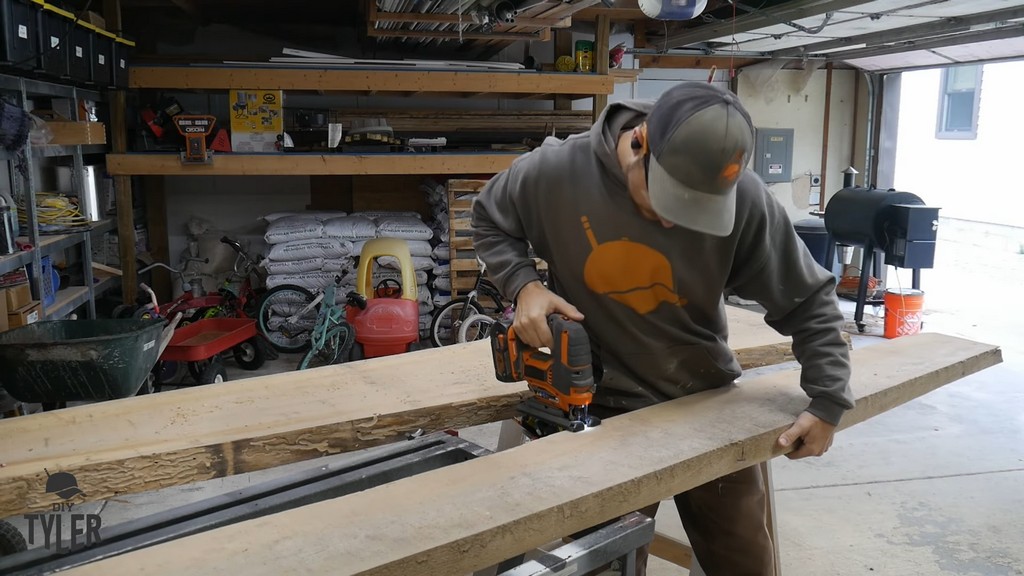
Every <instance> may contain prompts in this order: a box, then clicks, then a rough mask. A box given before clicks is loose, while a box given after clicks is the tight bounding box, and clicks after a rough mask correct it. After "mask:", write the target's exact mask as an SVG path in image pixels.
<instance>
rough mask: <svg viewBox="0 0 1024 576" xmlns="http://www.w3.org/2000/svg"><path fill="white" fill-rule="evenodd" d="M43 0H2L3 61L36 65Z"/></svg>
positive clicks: (0, 39) (0, 50) (29, 66)
mask: <svg viewBox="0 0 1024 576" xmlns="http://www.w3.org/2000/svg"><path fill="white" fill-rule="evenodd" d="M42 9H43V2H42V1H41V0H39V1H36V0H0V33H2V34H0V65H3V66H13V67H15V68H21V69H24V70H33V69H34V68H35V67H36V60H37V58H36V51H37V50H38V47H39V43H38V42H39V41H38V36H39V34H38V32H39V12H41V11H42Z"/></svg>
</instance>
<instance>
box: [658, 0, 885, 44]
mask: <svg viewBox="0 0 1024 576" xmlns="http://www.w3.org/2000/svg"><path fill="white" fill-rule="evenodd" d="M864 3H865V2H864V0H789V1H788V2H786V3H784V4H779V5H777V6H773V7H771V8H763V9H761V10H757V11H755V12H752V13H750V14H746V15H744V16H737V17H736V18H735V19H729V20H728V21H725V22H721V23H718V24H705V25H701V26H695V27H693V28H691V29H689V30H686V31H684V32H680V33H677V34H672V35H669V36H668V37H667V38H665V40H664V42H663V43H662V44H663V45H664V47H665V48H668V49H671V48H683V47H685V46H692V45H694V44H699V43H701V42H707V41H709V40H714V39H715V38H721V37H723V36H731V35H733V34H740V33H742V32H752V31H754V30H757V29H758V28H765V27H768V26H774V25H776V24H779V23H780V22H785V21H789V20H800V19H801V18H808V17H811V16H818V15H819V14H824V13H826V12H834V11H836V10H843V9H846V8H851V7H853V6H857V5H861V4H864Z"/></svg>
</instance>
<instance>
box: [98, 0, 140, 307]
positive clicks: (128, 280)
mask: <svg viewBox="0 0 1024 576" xmlns="http://www.w3.org/2000/svg"><path fill="white" fill-rule="evenodd" d="M103 19H104V20H105V21H106V24H107V30H109V31H111V32H114V33H118V34H119V33H120V32H121V27H122V25H121V1H120V0H103ZM107 100H108V101H109V102H110V144H111V147H112V149H113V152H114V153H115V154H123V153H125V152H127V151H128V132H127V129H128V127H127V121H126V115H127V113H128V98H127V95H126V93H125V91H124V90H114V91H110V92H108V93H107ZM114 191H115V194H116V196H115V200H116V204H117V246H118V253H119V258H120V261H121V298H122V301H123V302H124V303H126V304H129V303H132V302H135V291H136V284H137V280H136V277H135V221H134V218H133V216H132V214H133V212H134V210H133V206H132V179H131V177H130V176H114Z"/></svg>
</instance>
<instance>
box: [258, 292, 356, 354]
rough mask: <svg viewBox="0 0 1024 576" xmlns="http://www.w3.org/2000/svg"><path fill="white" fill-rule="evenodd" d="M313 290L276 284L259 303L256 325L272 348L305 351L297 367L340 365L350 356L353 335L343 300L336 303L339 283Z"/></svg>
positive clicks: (353, 331)
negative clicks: (340, 302)
mask: <svg viewBox="0 0 1024 576" xmlns="http://www.w3.org/2000/svg"><path fill="white" fill-rule="evenodd" d="M341 279H342V278H341V276H336V277H335V279H334V280H335V281H334V284H331V285H329V286H327V287H326V288H324V289H323V290H320V291H317V293H315V294H314V293H312V292H310V291H309V290H307V289H305V288H303V287H301V286H293V285H287V284H285V285H281V286H276V287H274V288H273V289H271V290H270V291H268V292H267V294H266V295H265V296H264V298H263V301H262V302H261V303H260V310H259V315H258V318H257V325H258V326H259V328H260V331H261V332H262V333H263V334H264V335H265V336H267V338H268V339H269V340H270V342H271V344H273V345H274V347H275V348H277V349H278V350H282V351H287V352H298V351H300V350H302V349H304V348H306V347H307V346H308V347H309V349H308V351H307V352H306V353H305V354H304V355H303V357H302V360H301V361H300V362H299V366H298V368H297V369H298V370H305V369H307V368H315V367H317V366H330V365H332V364H340V363H342V362H345V361H347V360H348V359H349V355H350V354H351V351H352V346H353V345H354V344H355V341H356V336H355V330H354V329H353V327H352V325H351V324H349V323H348V320H347V319H346V318H345V304H344V303H345V302H347V300H348V297H347V296H346V299H345V300H342V302H343V303H342V304H339V303H338V302H337V294H338V284H339V283H340V282H341Z"/></svg>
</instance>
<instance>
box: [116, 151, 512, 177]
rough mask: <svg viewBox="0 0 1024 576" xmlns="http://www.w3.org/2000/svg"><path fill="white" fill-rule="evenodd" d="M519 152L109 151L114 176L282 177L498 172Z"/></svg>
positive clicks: (510, 162) (506, 166)
mask: <svg viewBox="0 0 1024 576" xmlns="http://www.w3.org/2000/svg"><path fill="white" fill-rule="evenodd" d="M518 156H519V153H517V152H479V153H475V152H464V153H458V152H437V153H424V154H415V153H381V154H302V153H287V154H238V153H230V154H215V155H214V157H213V161H212V162H211V163H209V164H184V163H182V161H181V159H180V158H179V156H178V155H177V154H170V153H135V154H109V155H107V171H108V172H109V173H110V174H111V175H113V176H281V175H314V176H317V175H324V176H338V175H373V174H477V173H480V174H493V173H496V172H500V171H502V170H504V169H506V168H508V167H509V166H511V165H512V161H513V160H515V159H516V157H518Z"/></svg>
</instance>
